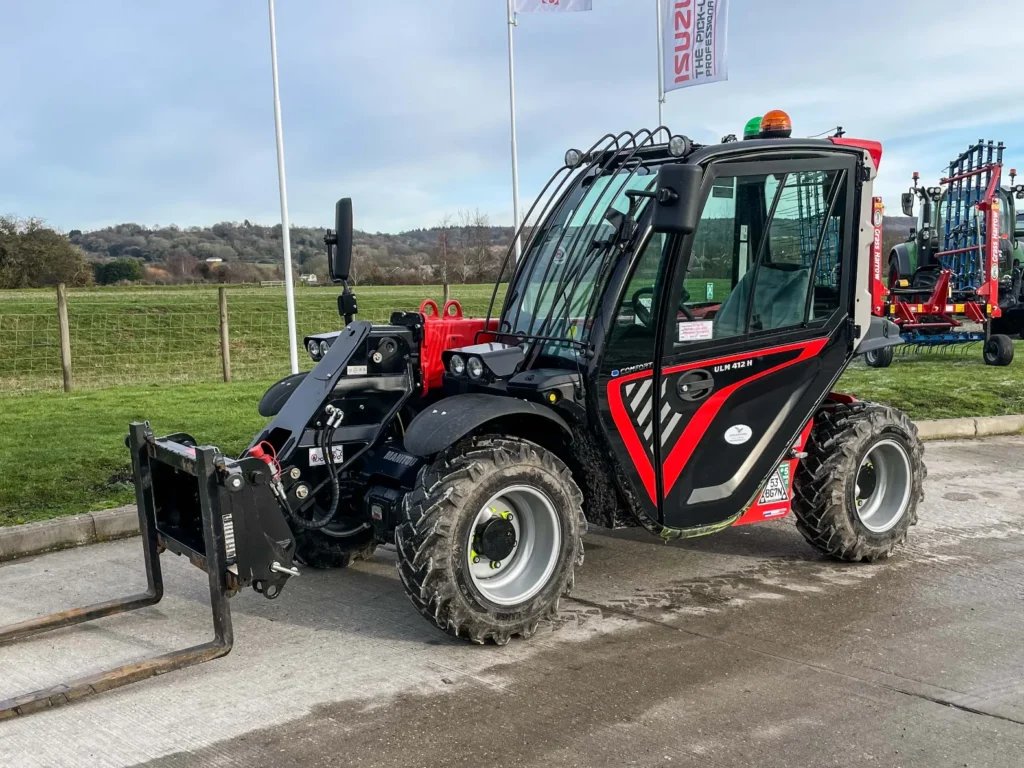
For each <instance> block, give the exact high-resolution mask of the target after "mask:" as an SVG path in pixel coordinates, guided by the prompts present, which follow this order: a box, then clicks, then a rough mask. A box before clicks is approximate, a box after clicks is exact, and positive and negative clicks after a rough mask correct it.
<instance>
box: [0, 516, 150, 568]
mask: <svg viewBox="0 0 1024 768" xmlns="http://www.w3.org/2000/svg"><path fill="white" fill-rule="evenodd" d="M138 533H139V516H138V513H137V512H136V510H135V505H134V504H130V505H128V506H125V507H118V508H117V509H105V510H103V511H102V512H87V513H85V514H84V515H73V516H71V517H59V518H57V519H55V520H43V521H42V522H38V523H26V524H25V525H12V526H10V527H7V528H0V563H2V562H5V561H7V560H14V559H15V558H18V557H26V556H28V555H40V554H42V553H43V552H52V551H54V550H57V549H67V548H68V547H79V546H82V545H83V544H95V543H97V542H100V541H114V540H115V539H123V538H127V537H128V536H137V535H138Z"/></svg>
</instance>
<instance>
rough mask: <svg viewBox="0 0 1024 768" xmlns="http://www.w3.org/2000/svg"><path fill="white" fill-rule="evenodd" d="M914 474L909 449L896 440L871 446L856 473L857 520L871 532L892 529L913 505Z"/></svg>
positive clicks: (882, 531) (883, 531) (884, 441)
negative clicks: (911, 496)
mask: <svg viewBox="0 0 1024 768" xmlns="http://www.w3.org/2000/svg"><path fill="white" fill-rule="evenodd" d="M911 478H912V472H911V469H910V456H908V455H907V450H906V448H904V447H903V446H902V445H900V444H899V443H898V442H896V441H895V440H880V441H879V442H877V443H875V444H874V445H873V446H871V449H870V450H869V451H868V452H867V455H866V456H865V457H864V459H863V461H861V463H860V468H859V469H858V471H857V486H856V493H855V499H856V506H857V517H858V518H859V519H860V521H861V523H863V525H864V527H865V528H867V529H868V530H869V531H871V532H872V533H885V532H886V531H888V530H891V529H892V528H893V527H894V526H895V525H896V524H897V523H898V522H899V521H900V520H901V519H902V518H903V515H904V514H906V511H907V507H908V506H909V505H910V487H911Z"/></svg>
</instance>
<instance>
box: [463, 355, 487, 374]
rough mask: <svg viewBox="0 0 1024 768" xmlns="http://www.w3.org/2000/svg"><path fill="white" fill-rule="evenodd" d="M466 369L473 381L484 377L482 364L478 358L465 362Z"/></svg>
mask: <svg viewBox="0 0 1024 768" xmlns="http://www.w3.org/2000/svg"><path fill="white" fill-rule="evenodd" d="M466 368H467V369H468V370H469V375H470V376H471V377H472V378H474V379H479V378H480V377H481V376H483V375H484V364H483V361H482V360H481V359H480V358H479V357H471V358H469V360H467V361H466Z"/></svg>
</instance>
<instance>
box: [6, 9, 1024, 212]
mask: <svg viewBox="0 0 1024 768" xmlns="http://www.w3.org/2000/svg"><path fill="white" fill-rule="evenodd" d="M731 7H732V19H731V38H730V53H731V67H730V74H731V80H730V81H729V82H727V83H720V84H715V85H710V86H706V87H703V88H696V89H692V90H685V91H679V92H675V93H673V94H670V95H669V103H668V105H667V108H666V121H667V122H668V124H669V125H671V126H672V127H673V129H674V130H676V131H679V132H682V133H687V134H688V135H690V136H691V137H693V138H695V139H696V140H699V141H703V142H707V141H715V140H717V139H718V138H719V137H720V136H722V135H723V134H726V133H738V132H739V131H740V130H741V129H742V126H743V124H744V123H745V122H746V121H747V119H748V118H750V117H751V116H753V115H755V114H761V113H763V112H764V111H766V110H767V109H771V108H775V107H781V108H785V109H787V110H788V111H790V112H791V114H792V115H793V118H794V122H795V127H796V132H797V133H798V134H801V135H807V134H812V133H818V132H821V131H825V130H826V129H828V128H830V127H833V126H835V125H838V124H841V125H843V126H844V127H845V128H846V129H847V131H848V132H849V134H850V135H857V136H864V137H868V138H875V139H878V140H881V141H882V142H883V144H885V145H886V153H885V158H884V159H883V164H882V173H881V176H880V178H879V182H878V189H879V190H880V191H881V193H882V194H884V195H885V196H886V197H887V198H888V199H889V205H890V208H893V207H894V206H895V205H896V204H897V202H898V201H897V200H896V199H895V198H896V196H897V195H898V193H899V192H901V191H903V189H904V188H905V187H906V185H907V183H908V173H909V171H910V170H914V169H917V170H920V171H921V172H922V174H926V173H927V172H934V173H935V174H937V173H938V170H939V168H940V167H941V166H942V165H943V164H944V163H945V162H946V161H947V160H948V158H949V157H950V156H951V155H953V154H956V153H958V152H959V151H960V150H961V149H962V148H963V147H964V146H965V145H966V144H967V143H968V142H969V141H971V140H974V139H977V138H979V137H982V136H984V137H985V138H990V137H991V138H995V139H1002V140H1004V141H1006V142H1007V143H1008V144H1010V145H1011V149H1010V151H1009V152H1008V161H1010V162H1012V158H1013V157H1014V156H1016V157H1020V158H1022V160H1021V162H1020V163H1019V164H1020V165H1024V128H1022V126H1024V93H1021V91H1022V90H1024V88H1022V86H1020V84H1019V80H1018V79H1016V78H1015V69H1014V68H1015V65H1016V62H1017V58H1018V56H1019V51H1018V49H1017V48H1016V47H1015V46H1016V45H1018V43H1016V42H1015V41H1014V39H1013V36H1012V35H1010V34H1001V33H1000V30H1012V29H1019V28H1021V26H1022V25H1024V3H1008V2H1006V1H1005V0H976V1H975V2H973V3H972V4H971V6H970V9H969V12H965V11H964V6H963V3H962V2H960V1H959V0H915V1H914V2H907V3H891V2H881V1H880V0H864V2H860V3H857V4H855V5H853V6H851V5H849V4H836V3H822V2H820V0H786V2H785V3H758V2H755V0H732V3H731ZM265 14H266V10H265V7H263V6H260V5H259V4H256V5H252V4H241V5H230V6H221V5H218V4H209V3H205V2H202V0H183V1H182V2H181V3H179V4H177V5H176V6H175V8H174V9H173V11H172V10H169V9H164V8H162V7H155V6H149V5H148V4H147V5H134V4H132V5H129V6H128V8H127V9H126V7H125V6H124V5H123V4H122V3H120V2H115V0H93V2H91V3H90V4H89V6H88V9H87V12H86V11H85V10H83V9H80V8H78V7H77V6H76V7H74V8H72V9H70V10H69V8H68V6H67V4H66V3H62V2H58V0H39V2H36V3H32V4H19V5H18V6H17V9H16V11H15V12H14V13H13V14H12V15H10V16H8V17H7V18H6V19H5V22H6V24H7V26H8V27H9V29H10V30H11V31H10V33H9V37H8V40H9V42H10V45H8V46H6V48H5V50H0V67H4V68H5V69H6V70H7V71H9V72H13V73H15V76H14V80H15V85H14V87H15V93H16V94H17V98H16V99H15V100H13V102H11V103H14V104H16V108H15V109H13V110H12V109H5V110H4V111H3V112H0V176H2V177H3V178H4V189H3V194H4V198H3V201H4V203H5V204H6V205H11V204H14V205H16V206H17V207H18V209H19V210H18V212H19V213H21V214H23V215H29V214H36V215H41V216H44V217H46V218H48V219H50V220H51V221H53V222H54V223H55V224H58V225H59V226H63V227H65V228H68V227H71V226H82V225H83V224H84V225H86V226H87V225H89V224H92V225H95V224H98V223H112V222H117V221H123V220H137V221H145V222H157V221H161V222H168V221H175V222H176V223H178V224H181V225H190V224H200V223H209V222H210V221H213V220H216V219H220V218H229V219H242V218H249V219H250V220H265V221H273V220H275V219H277V217H278V215H279V214H278V201H277V179H276V161H275V157H274V134H273V121H272V113H271V109H270V83H269V52H268V50H267V33H266V15H265ZM566 16H570V15H568V14H567V15H566ZM571 17H572V18H561V17H555V16H548V17H543V18H542V17H537V16H533V17H523V19H522V20H521V23H520V26H519V28H518V29H517V30H516V33H515V36H516V45H517V73H516V74H517V82H518V86H519V89H518V94H517V96H518V106H519V118H520V120H519V130H520V160H521V187H522V197H523V199H524V201H526V200H529V199H530V198H531V197H532V195H533V194H536V191H537V190H539V188H540V186H541V185H542V184H543V183H544V181H545V180H546V179H547V177H548V175H549V174H550V173H551V172H552V171H553V170H554V168H555V167H556V166H557V165H558V164H559V162H560V159H561V157H562V155H563V153H564V151H565V149H566V148H567V147H569V146H585V145H588V144H590V143H592V142H593V140H594V139H595V138H597V137H598V136H600V135H602V134H603V133H605V132H608V131H618V130H622V129H627V128H631V129H635V128H637V127H640V126H644V125H647V126H650V125H652V124H653V123H654V121H655V116H656V104H655V72H656V70H655V65H656V61H655V56H654V50H653V47H654V9H653V3H651V4H649V5H648V3H647V2H643V3H638V2H637V0H602V1H601V2H600V3H598V4H597V10H595V11H594V12H592V13H587V14H571ZM993 19H995V20H997V27H998V28H997V29H993V26H992V25H993ZM505 34H506V27H505V22H504V4H503V3H500V2H498V3H479V2H477V3H466V2H465V0H435V1H432V2H430V3H424V2H422V0H388V2H378V3H335V2H330V1H329V0H293V2H289V3H287V4H284V3H282V4H279V5H278V35H279V55H280V65H281V87H282V100H283V107H284V128H285V139H286V160H287V166H288V172H289V176H288V182H289V193H290V203H291V210H292V218H293V220H294V221H295V222H296V223H302V224H312V223H321V224H326V223H327V222H328V221H329V219H330V216H331V213H330V212H331V210H332V204H333V201H334V200H335V199H336V198H337V197H339V196H341V195H351V196H353V197H354V198H355V205H356V215H357V221H358V223H359V226H361V227H364V228H367V229H371V230H377V229H379V230H383V231H392V230H395V229H402V228H408V227H413V226H430V225H432V224H433V223H435V222H436V221H437V220H438V219H439V218H440V217H441V216H442V215H443V214H444V213H445V212H454V211H455V210H456V209H458V208H477V207H479V208H480V209H481V210H483V211H485V212H487V213H489V214H490V215H491V219H492V220H493V221H496V222H502V221H504V222H508V221H510V220H511V200H510V198H511V192H510V171H509V150H508V103H507V97H508V94H507V80H506V78H507V72H506V68H505V67H506V48H505ZM53 39H61V40H62V41H63V43H62V45H61V46H60V47H59V48H60V49H59V51H57V53H56V54H54V49H53V45H52V40H53ZM959 41H975V42H976V46H975V48H973V49H972V48H970V47H968V46H965V45H963V44H961V43H960V42H959Z"/></svg>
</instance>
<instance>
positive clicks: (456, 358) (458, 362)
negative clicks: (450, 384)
mask: <svg viewBox="0 0 1024 768" xmlns="http://www.w3.org/2000/svg"><path fill="white" fill-rule="evenodd" d="M449 365H450V366H451V370H452V373H454V374H455V375H456V376H461V375H462V374H464V373H465V372H466V361H465V360H463V359H462V356H461V355H452V359H451V360H450V361H449Z"/></svg>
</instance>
